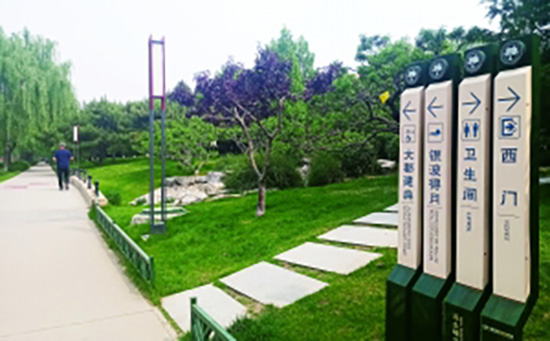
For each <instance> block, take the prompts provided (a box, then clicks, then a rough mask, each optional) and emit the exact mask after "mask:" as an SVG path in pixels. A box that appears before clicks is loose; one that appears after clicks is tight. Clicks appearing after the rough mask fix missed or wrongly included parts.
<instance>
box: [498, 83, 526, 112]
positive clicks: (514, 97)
mask: <svg viewBox="0 0 550 341" xmlns="http://www.w3.org/2000/svg"><path fill="white" fill-rule="evenodd" d="M508 91H510V92H511V93H512V97H505V98H499V99H498V101H499V102H512V104H510V106H509V107H508V109H506V111H507V112H508V111H510V110H511V109H512V108H513V107H514V105H516V103H517V102H518V101H519V100H520V99H521V97H520V96H519V95H518V94H517V93H516V92H515V91H514V89H512V88H511V87H508Z"/></svg>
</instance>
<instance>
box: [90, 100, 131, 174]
mask: <svg viewBox="0 0 550 341" xmlns="http://www.w3.org/2000/svg"><path fill="white" fill-rule="evenodd" d="M131 119H132V118H131V117H130V116H129V115H128V114H127V112H126V111H125V105H123V104H120V103H114V102H109V101H108V100H107V99H105V98H102V99H101V100H99V101H95V100H94V101H92V102H90V103H87V104H86V105H85V106H84V108H83V110H82V115H81V122H80V123H81V128H80V139H81V141H82V142H81V148H82V153H83V155H84V156H88V157H90V158H95V159H97V160H98V161H99V163H103V161H104V160H105V158H107V157H108V156H111V157H115V156H126V155H133V154H135V153H136V152H135V149H134V147H135V146H133V145H132V142H131V136H130V127H131Z"/></svg>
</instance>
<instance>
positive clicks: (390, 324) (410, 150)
mask: <svg viewBox="0 0 550 341" xmlns="http://www.w3.org/2000/svg"><path fill="white" fill-rule="evenodd" d="M426 69H427V65H426V64H425V63H417V64H413V65H410V66H409V67H407V69H406V70H405V84H406V86H407V89H406V90H405V91H404V92H403V93H402V94H401V98H400V102H401V108H400V109H401V110H400V117H399V122H400V123H399V125H400V133H399V134H400V142H399V167H400V169H399V234H398V248H397V250H398V251H397V252H398V253H397V265H396V266H395V268H394V269H393V271H392V272H391V274H390V275H389V277H388V279H387V282H386V340H391V341H396V340H403V341H405V340H408V339H409V335H410V332H411V325H410V322H411V304H410V296H411V289H412V286H413V285H414V283H415V281H416V279H417V278H418V276H419V275H420V272H421V264H422V247H421V246H422V207H423V204H422V166H423V131H424V87H425V85H426V78H427V77H426Z"/></svg>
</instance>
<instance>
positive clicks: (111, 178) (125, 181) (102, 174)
mask: <svg viewBox="0 0 550 341" xmlns="http://www.w3.org/2000/svg"><path fill="white" fill-rule="evenodd" d="M87 171H88V173H89V174H90V175H91V176H92V177H93V179H96V180H99V188H100V189H101V191H117V192H119V193H120V195H121V199H122V204H123V205H125V204H127V203H129V202H130V201H132V200H134V199H135V198H137V197H139V196H140V195H142V194H145V193H147V192H148V191H149V159H147V158H139V159H136V160H133V161H128V159H125V160H119V161H118V162H116V163H112V164H108V165H105V166H93V167H90V168H87ZM180 174H181V171H180V170H179V169H178V166H177V164H176V163H175V162H173V161H167V162H166V176H173V175H180ZM155 178H156V179H155V180H156V181H155V185H156V186H159V185H160V162H157V163H156V164H155Z"/></svg>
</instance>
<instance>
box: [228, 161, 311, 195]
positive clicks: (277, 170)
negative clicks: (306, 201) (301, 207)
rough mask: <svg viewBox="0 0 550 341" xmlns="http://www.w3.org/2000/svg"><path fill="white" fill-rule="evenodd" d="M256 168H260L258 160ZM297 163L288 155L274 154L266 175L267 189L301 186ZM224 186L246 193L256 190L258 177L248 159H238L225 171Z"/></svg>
mask: <svg viewBox="0 0 550 341" xmlns="http://www.w3.org/2000/svg"><path fill="white" fill-rule="evenodd" d="M257 162H258V167H262V162H263V161H262V160H261V159H260V158H259V160H258V161H257ZM297 167H298V162H297V161H296V160H295V158H293V157H292V156H289V155H284V154H280V153H274V154H273V155H272V157H271V163H270V167H269V169H268V171H267V174H266V186H267V188H278V189H283V188H290V187H298V186H302V178H301V177H300V173H298V170H297ZM224 183H225V186H226V187H227V188H228V189H231V190H235V191H240V192H242V191H248V190H253V189H256V188H258V177H257V175H256V172H254V169H253V168H252V165H251V164H250V162H249V161H248V159H240V160H239V162H238V163H235V164H233V168H232V169H228V170H227V175H226V176H225V179H224Z"/></svg>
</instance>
